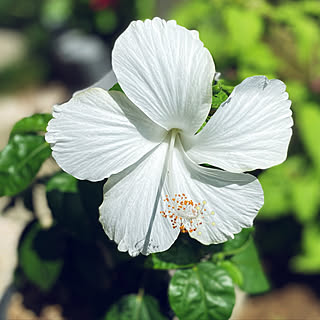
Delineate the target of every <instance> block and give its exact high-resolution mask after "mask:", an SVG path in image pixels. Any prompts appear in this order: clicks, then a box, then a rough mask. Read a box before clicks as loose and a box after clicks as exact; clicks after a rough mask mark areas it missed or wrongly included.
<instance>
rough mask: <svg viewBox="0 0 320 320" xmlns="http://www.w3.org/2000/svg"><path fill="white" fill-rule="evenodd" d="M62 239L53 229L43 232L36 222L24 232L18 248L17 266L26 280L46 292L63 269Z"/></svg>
mask: <svg viewBox="0 0 320 320" xmlns="http://www.w3.org/2000/svg"><path fill="white" fill-rule="evenodd" d="M62 241H63V239H62V238H61V236H60V235H59V233H57V232H56V230H55V229H53V228H52V229H48V230H44V229H42V228H41V226H40V224H39V223H38V222H35V223H32V224H31V225H29V227H27V229H26V230H25V232H24V234H23V236H22V239H21V240H20V245H19V248H18V255H19V265H20V266H21V268H22V270H23V272H24V273H25V275H26V276H27V277H28V279H29V280H30V281H31V282H32V283H34V284H35V285H37V286H38V287H39V288H40V289H41V290H43V291H48V290H50V289H51V288H52V287H53V286H54V284H55V283H56V281H57V279H58V277H59V275H60V273H61V270H62V267H63V259H62V252H63V242H62Z"/></svg>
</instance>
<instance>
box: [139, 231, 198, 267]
mask: <svg viewBox="0 0 320 320" xmlns="http://www.w3.org/2000/svg"><path fill="white" fill-rule="evenodd" d="M198 259H199V257H198V255H197V254H196V252H194V250H193V248H192V246H191V245H190V242H189V241H188V239H182V237H179V238H178V240H177V241H176V242H175V243H174V244H173V246H172V247H171V248H170V249H169V250H167V251H165V252H160V253H153V254H151V255H150V256H149V257H148V258H147V259H146V262H145V266H146V267H149V268H150V267H151V268H153V269H162V270H168V269H178V268H188V267H191V266H193V265H194V264H195V263H197V262H198Z"/></svg>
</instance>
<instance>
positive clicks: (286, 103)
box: [46, 18, 293, 256]
mask: <svg viewBox="0 0 320 320" xmlns="http://www.w3.org/2000/svg"><path fill="white" fill-rule="evenodd" d="M112 66H113V70H114V73H115V75H116V78H117V81H118V83H119V84H120V86H121V88H122V89H123V91H124V92H125V94H123V93H122V92H118V91H110V92H107V91H105V90H103V89H101V88H91V89H88V90H85V91H82V92H81V93H78V94H76V95H75V96H74V97H73V98H72V99H71V100H70V101H69V102H67V103H65V104H64V105H61V106H56V107H55V109H54V113H53V115H54V119H52V120H51V121H50V123H49V125H48V132H47V134H46V140H47V141H48V142H49V143H50V144H51V146H52V151H53V152H52V154H53V157H54V158H55V160H56V161H57V163H58V164H59V166H60V167H61V168H62V169H63V170H65V171H66V172H68V173H70V174H71V175H73V176H75V177H76V178H78V179H87V180H91V181H98V180H102V179H104V178H109V179H108V181H107V182H106V184H105V187H104V200H103V203H102V204H101V206H100V221H101V223H102V225H103V228H104V230H105V232H106V234H107V235H108V236H109V238H110V239H113V240H114V241H115V242H116V243H118V249H119V250H120V251H129V254H130V255H132V256H135V255H138V254H139V253H143V254H150V253H152V252H159V251H164V250H167V249H168V248H169V247H170V246H171V245H172V244H173V242H174V241H175V240H176V239H177V237H178V235H179V233H180V232H186V233H189V235H190V236H191V237H192V238H195V239H197V240H198V241H200V242H201V243H203V244H206V245H208V244H212V243H220V242H224V241H226V240H227V239H229V238H232V237H233V235H234V234H236V233H238V232H240V231H241V229H242V228H244V227H250V226H252V222H253V219H254V218H255V216H256V214H257V212H258V211H259V209H260V208H261V207H262V205H263V191H262V188H261V185H260V184H259V182H258V180H257V179H256V178H255V177H254V176H252V175H250V174H245V173H242V172H244V171H250V170H254V169H257V168H262V169H264V168H268V167H271V166H273V165H276V164H279V163H281V162H283V161H284V160H285V159H286V155H287V149H288V144H289V140H290V137H291V134H292V130H291V126H292V124H293V122H292V117H291V110H290V104H291V102H290V100H288V94H287V93H286V92H285V85H284V84H283V83H282V82H281V81H279V80H268V79H267V78H266V77H263V76H255V77H251V78H248V79H246V80H244V81H243V82H242V83H241V84H240V85H238V86H237V87H235V89H234V91H233V92H232V94H231V95H230V97H229V98H228V100H227V101H226V102H224V103H223V104H222V105H221V106H220V107H219V109H218V110H217V111H216V113H215V114H214V115H213V116H212V117H211V119H210V120H209V121H208V123H207V124H206V126H205V127H204V128H203V130H202V131H201V132H200V133H198V134H195V133H196V132H197V131H198V129H199V128H200V127H201V125H202V124H203V123H204V121H205V120H206V117H207V115H208V113H209V110H210V106H211V100H212V91H211V90H212V89H211V85H212V80H213V76H214V73H215V67H214V63H213V60H212V57H211V55H210V53H209V51H208V50H207V49H206V48H204V47H203V44H202V42H201V41H200V40H199V36H198V33H197V32H196V31H189V30H187V29H185V28H183V27H181V26H179V25H177V24H176V22H175V21H168V22H166V21H164V20H161V19H159V18H155V19H153V20H146V21H145V22H142V21H135V22H132V23H131V24H130V26H129V27H128V28H127V30H126V31H124V33H122V34H121V35H120V37H119V38H118V39H117V41H116V43H115V46H114V49H113V52H112ZM204 163H208V164H211V165H213V166H216V167H219V168H221V169H224V170H227V171H223V170H219V169H212V168H207V167H203V166H200V165H199V164H204Z"/></svg>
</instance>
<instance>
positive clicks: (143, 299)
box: [104, 294, 166, 320]
mask: <svg viewBox="0 0 320 320" xmlns="http://www.w3.org/2000/svg"><path fill="white" fill-rule="evenodd" d="M165 319H166V317H164V316H163V315H162V314H161V313H160V311H159V305H158V302H157V300H156V299H155V298H153V297H151V296H144V295H134V294H131V295H128V296H124V297H123V298H122V299H121V300H120V301H118V302H117V303H115V304H114V305H113V306H112V307H111V309H110V310H109V312H108V313H107V314H106V316H105V318H104V320H165Z"/></svg>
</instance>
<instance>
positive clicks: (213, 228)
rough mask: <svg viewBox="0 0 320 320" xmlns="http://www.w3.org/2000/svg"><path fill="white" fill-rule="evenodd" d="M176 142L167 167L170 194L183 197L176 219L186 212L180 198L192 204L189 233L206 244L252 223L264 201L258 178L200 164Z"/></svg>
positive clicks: (183, 220) (188, 223) (224, 237)
mask: <svg viewBox="0 0 320 320" xmlns="http://www.w3.org/2000/svg"><path fill="white" fill-rule="evenodd" d="M178 142H179V141H177V145H178V149H175V151H174V155H173V161H172V165H171V170H170V171H171V174H170V177H169V179H170V183H169V185H170V189H171V193H170V196H169V198H171V197H174V198H176V197H177V196H178V197H180V199H181V198H182V203H181V204H182V208H181V207H180V211H177V210H176V211H175V215H177V216H178V219H177V220H178V222H179V220H180V217H181V216H182V218H183V214H184V215H186V214H188V210H185V206H184V205H183V201H187V202H188V201H192V203H193V204H195V206H194V207H193V208H194V210H193V212H192V211H191V210H189V214H192V215H193V216H192V217H193V219H192V226H193V228H191V229H192V230H191V232H190V231H189V234H190V236H191V237H193V238H195V239H197V240H198V241H200V242H201V243H203V244H206V245H208V244H212V243H221V242H224V241H226V240H227V239H229V238H233V235H234V234H236V233H239V232H240V231H241V229H242V228H247V227H251V226H252V223H253V219H254V218H255V216H256V215H257V213H258V211H259V209H260V208H261V207H262V205H263V190H262V188H261V185H260V183H259V181H258V180H257V179H256V178H255V177H254V176H252V175H250V174H244V173H231V172H226V171H222V170H217V169H211V168H206V167H201V166H199V165H197V164H195V163H194V162H193V161H192V160H191V159H190V158H188V156H187V155H186V154H185V153H184V151H183V149H182V146H181V145H179V143H178ZM184 198H185V199H186V200H184ZM174 200H176V199H174ZM179 201H180V200H179ZM196 207H197V208H196ZM170 208H172V205H171V207H170ZM168 209H169V208H168ZM176 209H177V207H176ZM187 209H188V208H187ZM178 210H179V207H178ZM182 210H183V211H182ZM196 211H197V212H198V217H196V216H195V212H196ZM181 212H182V214H181ZM200 212H201V213H200ZM179 215H180V216H179ZM189 216H191V215H189ZM180 221H181V223H183V224H184V226H185V227H186V226H187V225H189V230H190V222H188V221H187V220H186V219H182V220H180Z"/></svg>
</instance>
